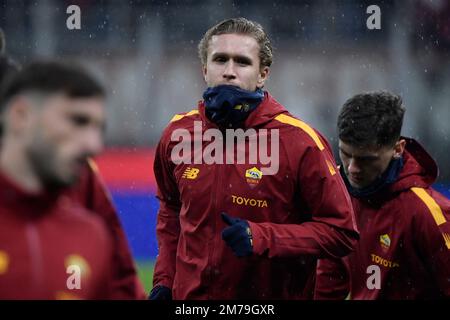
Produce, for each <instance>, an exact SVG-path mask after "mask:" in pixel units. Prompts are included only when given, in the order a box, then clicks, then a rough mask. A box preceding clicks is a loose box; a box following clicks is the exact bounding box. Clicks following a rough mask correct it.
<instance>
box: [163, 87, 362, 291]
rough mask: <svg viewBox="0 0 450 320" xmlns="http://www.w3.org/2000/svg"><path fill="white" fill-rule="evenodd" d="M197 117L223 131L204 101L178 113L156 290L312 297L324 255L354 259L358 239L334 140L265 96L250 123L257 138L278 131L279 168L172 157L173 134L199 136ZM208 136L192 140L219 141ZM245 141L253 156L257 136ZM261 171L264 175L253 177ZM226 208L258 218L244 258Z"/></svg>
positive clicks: (166, 158)
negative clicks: (229, 233) (233, 244)
mask: <svg viewBox="0 0 450 320" xmlns="http://www.w3.org/2000/svg"><path fill="white" fill-rule="evenodd" d="M197 121H200V122H201V125H200V127H201V130H202V133H205V131H206V130H208V129H210V128H216V126H215V125H214V124H213V123H211V122H210V121H209V120H208V119H207V118H206V117H205V107H204V104H203V102H199V105H198V109H196V110H193V111H191V112H188V113H185V114H181V115H176V116H174V118H173V119H172V121H171V123H170V124H169V125H168V127H167V128H166V129H165V131H164V132H163V134H162V137H161V140H160V142H159V145H158V147H157V151H156V157H155V163H154V172H155V176H156V181H157V184H158V194H157V197H158V199H159V200H160V209H159V212H158V218H157V238H158V246H159V255H158V257H157V261H156V266H155V272H154V286H158V285H162V286H166V287H169V288H171V289H172V295H173V298H174V299H307V298H312V294H313V289H314V285H313V281H314V273H315V267H316V259H317V258H318V257H342V256H345V255H347V254H348V253H350V252H351V251H352V248H353V246H354V244H355V241H356V239H357V237H358V233H357V230H356V225H355V222H354V217H353V209H352V206H351V200H350V197H349V195H348V193H347V190H346V188H345V185H344V182H343V180H342V178H341V177H340V175H339V173H338V172H337V169H336V166H335V162H334V159H333V156H332V153H331V151H330V148H329V145H328V142H327V141H326V140H325V139H324V138H323V137H322V136H321V135H320V134H319V133H318V132H317V131H316V130H314V129H313V128H311V127H310V126H309V125H308V124H306V123H305V122H303V121H301V120H299V119H296V118H295V117H293V116H292V115H290V114H289V113H288V111H287V110H286V109H285V108H284V107H283V106H282V105H280V104H279V103H278V102H277V101H275V99H274V98H273V97H272V96H270V95H269V94H268V93H267V92H266V93H265V98H264V100H263V102H262V103H261V104H260V105H259V106H258V107H257V108H256V109H255V111H253V112H252V113H251V114H250V116H249V117H248V118H247V120H246V122H245V128H247V129H248V128H253V129H255V130H257V135H258V137H261V135H262V134H264V133H262V132H263V131H259V130H260V129H278V130H279V137H280V138H279V140H280V141H279V170H278V173H276V174H274V175H264V174H263V175H262V176H259V175H258V172H260V171H262V168H263V167H264V166H263V165H262V164H261V162H260V159H258V163H257V164H250V163H244V164H236V163H234V164H209V165H208V164H205V163H203V164H188V163H179V164H176V163H175V162H174V161H173V159H172V157H171V153H172V150H173V148H174V146H176V145H177V144H178V142H179V140H176V139H171V135H172V133H173V132H174V131H175V130H176V129H185V130H188V131H189V133H190V135H191V136H192V137H194V136H193V135H194V127H195V122H197ZM197 125H198V123H197ZM269 136H270V137H269V138H270V139H271V138H273V136H271V135H270V134H269ZM174 140H175V141H174ZM200 140H201V141H195V142H193V143H194V144H195V143H200V145H201V146H202V148H203V149H204V148H205V147H206V146H207V145H208V144H209V143H210V142H209V141H203V140H204V139H200ZM244 143H245V150H246V153H247V157H246V159H249V158H248V150H249V148H248V144H249V141H248V140H245V142H244ZM268 144H269V145H270V142H268ZM241 147H242V146H241ZM235 150H236V149H235ZM225 154H226V151H225V147H224V149H223V156H224V157H225ZM224 163H225V160H224ZM255 169H256V170H255ZM252 171H253V173H255V172H256V173H257V174H256V178H255V176H251V175H250V178H249V172H250V173H251V172H252ZM221 212H227V213H228V214H229V215H230V216H233V217H239V218H242V219H245V220H248V221H249V225H250V229H251V232H252V235H253V254H252V255H251V256H250V257H245V258H238V257H236V256H235V255H234V254H233V252H232V250H231V249H230V248H229V247H228V246H227V245H226V244H225V242H224V241H223V240H222V238H221V232H222V230H223V229H224V228H225V227H226V224H225V223H224V222H223V221H222V219H221V215H220V214H221Z"/></svg>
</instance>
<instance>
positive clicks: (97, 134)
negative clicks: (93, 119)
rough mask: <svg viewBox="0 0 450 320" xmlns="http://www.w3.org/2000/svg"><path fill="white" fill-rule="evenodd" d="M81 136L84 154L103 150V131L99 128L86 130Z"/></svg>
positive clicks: (91, 154) (92, 154)
mask: <svg viewBox="0 0 450 320" xmlns="http://www.w3.org/2000/svg"><path fill="white" fill-rule="evenodd" d="M83 138H84V141H83V147H84V151H85V153H86V154H89V155H90V156H95V155H97V154H99V153H100V152H101V151H102V150H103V132H102V131H101V130H97V129H91V130H88V131H87V132H86V134H85V135H84V137H83Z"/></svg>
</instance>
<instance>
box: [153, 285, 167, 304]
mask: <svg viewBox="0 0 450 320" xmlns="http://www.w3.org/2000/svg"><path fill="white" fill-rule="evenodd" d="M148 300H165V301H169V300H172V290H171V289H170V288H168V287H165V286H156V287H154V288H153V289H152V291H151V292H150V296H149V297H148Z"/></svg>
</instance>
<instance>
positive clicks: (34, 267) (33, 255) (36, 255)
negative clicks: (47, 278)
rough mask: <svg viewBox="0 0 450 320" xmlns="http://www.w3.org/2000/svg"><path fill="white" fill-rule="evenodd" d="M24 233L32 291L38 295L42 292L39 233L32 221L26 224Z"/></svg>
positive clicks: (42, 272)
mask: <svg viewBox="0 0 450 320" xmlns="http://www.w3.org/2000/svg"><path fill="white" fill-rule="evenodd" d="M25 233H26V239H27V245H28V251H29V254H30V262H31V265H30V271H31V279H32V285H33V292H35V293H37V294H36V296H40V294H39V293H41V292H43V287H44V278H43V277H44V270H43V268H44V264H43V260H42V246H41V243H40V238H39V233H38V230H37V228H36V225H35V224H34V223H28V224H27V226H26V231H25Z"/></svg>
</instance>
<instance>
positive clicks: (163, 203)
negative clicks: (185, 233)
mask: <svg viewBox="0 0 450 320" xmlns="http://www.w3.org/2000/svg"><path fill="white" fill-rule="evenodd" d="M169 159H170V158H169V153H168V149H167V146H166V144H165V143H164V142H163V139H161V141H160V143H159V144H158V147H157V149H156V155H155V162H154V172H155V178H156V182H157V185H158V193H157V198H158V199H159V204H160V206H159V211H158V217H157V223H156V237H157V239H158V250H159V252H158V256H157V258H156V264H155V270H154V275H153V286H157V285H163V286H166V287H168V288H172V284H173V278H174V275H175V265H176V254H177V247H178V238H179V234H180V222H179V213H180V208H181V202H180V200H179V199H180V195H179V191H178V188H177V184H176V181H175V178H174V176H173V169H174V168H173V164H172V163H171V162H170V160H169Z"/></svg>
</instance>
